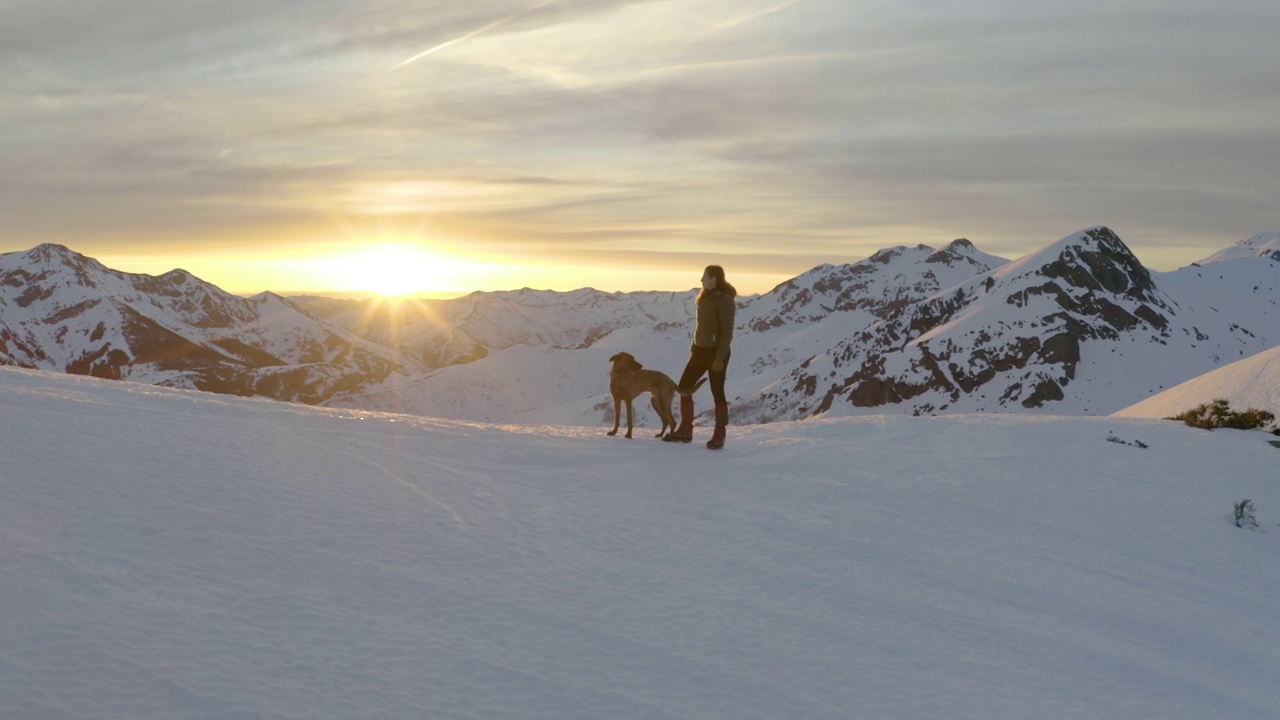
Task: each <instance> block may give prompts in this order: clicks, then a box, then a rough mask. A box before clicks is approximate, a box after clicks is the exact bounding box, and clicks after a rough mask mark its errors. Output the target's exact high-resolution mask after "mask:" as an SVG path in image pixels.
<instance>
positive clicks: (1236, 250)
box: [1196, 231, 1280, 265]
mask: <svg viewBox="0 0 1280 720" xmlns="http://www.w3.org/2000/svg"><path fill="white" fill-rule="evenodd" d="M1256 257H1262V258H1267V259H1269V260H1277V261H1280V231H1271V232H1260V233H1258V234H1257V235H1254V236H1253V237H1251V238H1249V239H1247V240H1241V241H1240V242H1238V243H1236V244H1235V245H1232V246H1231V247H1229V248H1226V249H1225V250H1219V251H1218V252H1216V253H1214V254H1212V255H1210V256H1209V257H1207V258H1204V259H1203V260H1199V261H1197V262H1196V264H1197V265H1208V264H1210V263H1215V262H1222V261H1223V260H1237V259H1240V258H1256Z"/></svg>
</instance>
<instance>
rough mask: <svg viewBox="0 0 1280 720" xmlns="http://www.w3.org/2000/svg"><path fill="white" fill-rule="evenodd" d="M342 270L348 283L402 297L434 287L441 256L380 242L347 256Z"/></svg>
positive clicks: (368, 290) (386, 295) (384, 295)
mask: <svg viewBox="0 0 1280 720" xmlns="http://www.w3.org/2000/svg"><path fill="white" fill-rule="evenodd" d="M341 263H342V267H341V268H339V271H340V272H341V273H342V274H343V275H345V276H346V279H347V281H348V284H349V286H350V287H352V288H356V289H359V290H362V291H365V292H372V293H376V294H378V295H381V296H383V297H403V296H405V295H412V294H414V293H421V292H426V291H429V290H435V289H437V288H438V287H439V282H440V280H441V272H440V265H441V259H440V258H439V257H438V256H436V255H435V254H433V253H431V252H428V251H426V250H423V249H421V248H419V247H417V246H416V245H412V244H408V243H381V244H377V245H371V246H368V247H365V248H362V249H361V250H359V251H356V252H353V253H351V254H350V255H347V256H345V257H344V258H343V259H342V260H341Z"/></svg>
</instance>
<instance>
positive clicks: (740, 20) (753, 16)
mask: <svg viewBox="0 0 1280 720" xmlns="http://www.w3.org/2000/svg"><path fill="white" fill-rule="evenodd" d="M802 2H804V0H786V2H783V3H779V4H777V5H774V6H772V7H767V8H764V9H763V10H756V11H754V12H749V13H747V14H745V15H739V16H738V17H735V18H733V19H731V20H725V21H724V22H720V23H717V24H715V25H713V26H711V29H713V30H727V29H729V28H731V27H737V26H738V25H742V24H744V23H749V22H751V21H752V20H758V19H760V18H762V17H765V16H767V15H772V14H774V13H776V12H781V11H783V10H786V9H787V8H789V7H791V6H793V5H798V4H800V3H802Z"/></svg>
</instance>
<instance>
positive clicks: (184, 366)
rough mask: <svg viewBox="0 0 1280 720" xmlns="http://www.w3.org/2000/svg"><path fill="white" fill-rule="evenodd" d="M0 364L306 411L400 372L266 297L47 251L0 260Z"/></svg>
mask: <svg viewBox="0 0 1280 720" xmlns="http://www.w3.org/2000/svg"><path fill="white" fill-rule="evenodd" d="M0 360H3V363H4V364H8V365H18V366H22V367H30V368H39V369H49V370H60V371H63V372H69V373H76V374H85V375H95V376H98V377H109V378H117V379H128V380H136V381H139V382H146V383H156V384H162V385H171V386H175V387H189V388H198V389H202V390H212V391H215V392H224V393H233V394H241V395H248V394H255V395H266V396H269V397H273V398H276V399H280V400H298V401H303V402H318V401H321V400H324V399H327V398H329V397H331V396H333V395H334V394H336V393H340V392H351V391H355V390H358V389H360V388H362V387H364V386H365V385H368V384H370V383H376V382H379V381H381V380H383V379H385V378H387V377H388V376H389V375H391V373H392V372H394V371H395V370H396V369H397V367H398V366H399V363H398V362H397V361H396V359H395V358H394V356H393V353H392V352H390V351H389V350H387V349H386V348H383V347H381V346H378V345H375V344H373V343H369V342H367V341H365V340H362V339H360V338H357V337H355V336H352V335H349V334H347V333H345V332H343V331H342V330H339V329H337V328H335V327H332V326H328V325H325V324H323V323H320V322H318V321H316V320H314V319H312V318H310V317H308V316H307V315H305V314H303V313H301V312H298V311H297V310H296V309H294V307H293V306H292V305H290V304H289V302H288V301H286V300H283V299H282V298H280V297H278V296H276V295H273V294H271V293H263V294H262V295H259V296H257V297H254V298H248V299H246V298H242V297H238V296H235V295H231V294H229V293H226V292H224V291H222V290H220V289H219V288H217V287H215V286H213V285H210V284H209V283H206V282H203V281H201V280H199V279H198V278H196V277H194V276H192V275H191V274H189V273H187V272H185V271H182V270H174V271H171V272H168V273H165V274H164V275H160V276H157V277H153V276H150V275H136V274H130V273H122V272H117V271H115V270H110V269H108V268H106V267H104V266H103V265H102V264H101V263H99V262H98V261H96V260H94V259H92V258H88V257H85V256H83V255H80V254H78V253H75V252H73V251H71V250H69V249H67V248H65V247H62V246H60V245H51V244H46V245H40V246H37V247H36V248H34V249H32V250H29V251H27V252H22V253H6V254H3V255H0Z"/></svg>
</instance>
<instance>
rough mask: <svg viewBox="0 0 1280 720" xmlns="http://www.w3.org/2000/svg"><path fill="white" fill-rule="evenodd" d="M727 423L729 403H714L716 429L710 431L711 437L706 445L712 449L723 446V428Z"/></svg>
mask: <svg viewBox="0 0 1280 720" xmlns="http://www.w3.org/2000/svg"><path fill="white" fill-rule="evenodd" d="M728 424H729V403H727V402H718V403H716V429H715V432H713V433H711V439H710V440H708V441H707V447H709V448H711V449H712V450H719V449H720V448H722V447H724V430H725V426H727V425H728Z"/></svg>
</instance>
